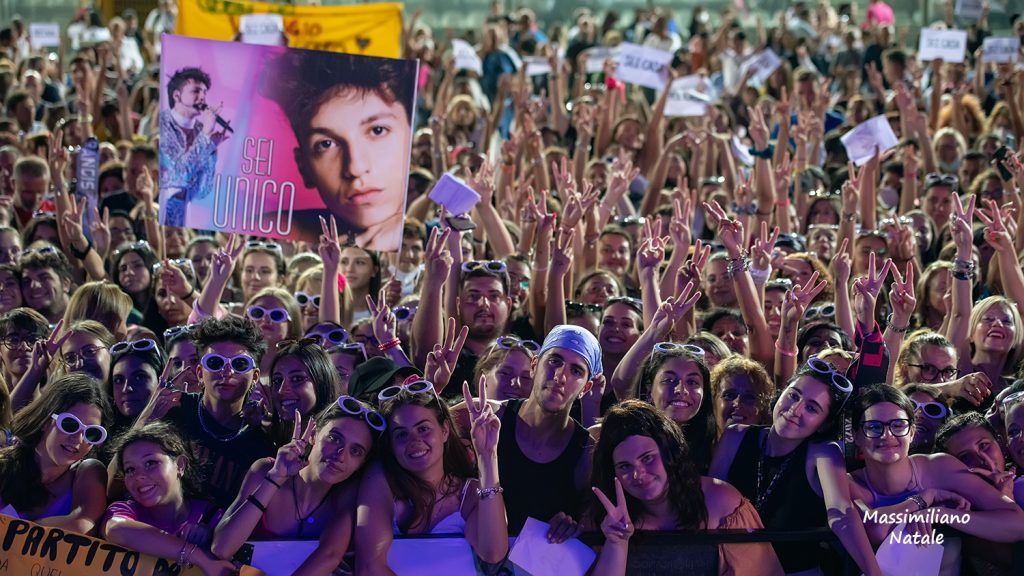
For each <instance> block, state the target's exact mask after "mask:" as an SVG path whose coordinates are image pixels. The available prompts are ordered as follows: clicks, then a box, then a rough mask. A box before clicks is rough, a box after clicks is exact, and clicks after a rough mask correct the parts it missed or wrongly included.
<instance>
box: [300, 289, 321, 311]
mask: <svg viewBox="0 0 1024 576" xmlns="http://www.w3.org/2000/svg"><path fill="white" fill-rule="evenodd" d="M295 301H296V302H298V303H299V306H307V305H309V304H312V305H313V307H314V308H319V307H320V295H319V294H306V293H305V292H296V293H295Z"/></svg>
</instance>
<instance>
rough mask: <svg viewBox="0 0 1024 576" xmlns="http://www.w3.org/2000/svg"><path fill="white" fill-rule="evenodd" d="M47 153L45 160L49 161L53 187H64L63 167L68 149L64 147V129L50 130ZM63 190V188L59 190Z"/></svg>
mask: <svg viewBox="0 0 1024 576" xmlns="http://www.w3.org/2000/svg"><path fill="white" fill-rule="evenodd" d="M48 147H49V155H48V156H47V160H48V161H49V163H50V178H51V179H52V180H53V184H54V186H55V187H57V188H59V189H63V187H64V169H65V168H66V167H67V165H68V150H67V148H65V147H64V129H63V128H60V129H58V130H56V131H55V132H52V133H51V134H50V136H49V139H48ZM60 191H63V190H60Z"/></svg>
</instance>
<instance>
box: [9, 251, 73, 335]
mask: <svg viewBox="0 0 1024 576" xmlns="http://www.w3.org/2000/svg"><path fill="white" fill-rule="evenodd" d="M70 291H71V265H70V264H69V263H68V258H67V256H65V255H64V253H63V252H61V251H60V250H58V249H57V248H54V247H53V246H51V245H48V244H47V245H44V246H40V247H37V248H29V249H28V250H26V251H25V252H24V254H23V255H22V257H21V296H22V302H23V303H24V305H25V306H26V307H28V308H32V309H33V310H36V311H37V312H39V313H40V314H42V315H43V316H45V317H46V319H47V320H48V321H49V322H50V323H51V324H53V323H56V322H57V321H58V320H60V319H61V318H63V317H64V309H65V308H67V307H68V300H69V298H68V293H69V292H70Z"/></svg>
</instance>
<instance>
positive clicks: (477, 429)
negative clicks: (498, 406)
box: [462, 376, 508, 564]
mask: <svg viewBox="0 0 1024 576" xmlns="http://www.w3.org/2000/svg"><path fill="white" fill-rule="evenodd" d="M478 388H479V390H480V397H479V400H478V401H477V402H474V401H473V395H472V393H471V392H470V390H469V383H468V382H463V383H462V393H463V397H464V398H466V409H467V410H468V412H469V417H470V421H471V426H470V438H471V440H472V443H473V451H474V452H476V462H477V469H478V470H479V471H480V488H479V490H477V495H476V509H475V510H473V512H472V513H471V514H470V515H469V518H468V519H467V520H466V531H465V534H466V540H469V544H470V546H472V547H473V551H474V552H476V554H477V556H479V557H480V559H481V560H483V561H484V562H486V563H488V564H497V563H499V562H501V561H502V559H504V558H505V556H506V555H507V554H508V521H507V520H506V517H505V499H504V497H503V496H502V493H501V482H500V480H499V478H498V436H499V434H500V433H501V420H500V419H499V418H498V416H497V415H496V414H495V413H494V409H493V408H492V406H491V404H489V403H488V402H487V386H485V385H484V378H483V377H482V376H481V377H480V385H479V387H478Z"/></svg>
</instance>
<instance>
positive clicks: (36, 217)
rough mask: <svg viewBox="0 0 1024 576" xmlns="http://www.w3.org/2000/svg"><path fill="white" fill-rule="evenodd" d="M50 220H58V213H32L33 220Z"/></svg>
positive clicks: (42, 211)
mask: <svg viewBox="0 0 1024 576" xmlns="http://www.w3.org/2000/svg"><path fill="white" fill-rule="evenodd" d="M48 218H53V219H54V220H56V219H57V213H56V212H50V211H49V210H36V211H35V212H33V213H32V219H33V220H42V219H48Z"/></svg>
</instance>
